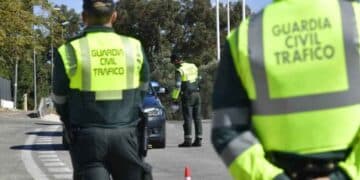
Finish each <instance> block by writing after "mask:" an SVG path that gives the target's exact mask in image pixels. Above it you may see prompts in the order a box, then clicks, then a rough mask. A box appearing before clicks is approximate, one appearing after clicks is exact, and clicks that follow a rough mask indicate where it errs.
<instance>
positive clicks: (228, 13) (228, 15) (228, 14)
mask: <svg viewBox="0 0 360 180" xmlns="http://www.w3.org/2000/svg"><path fill="white" fill-rule="evenodd" d="M230 28H231V27H230V0H227V30H228V35H229V34H230Z"/></svg>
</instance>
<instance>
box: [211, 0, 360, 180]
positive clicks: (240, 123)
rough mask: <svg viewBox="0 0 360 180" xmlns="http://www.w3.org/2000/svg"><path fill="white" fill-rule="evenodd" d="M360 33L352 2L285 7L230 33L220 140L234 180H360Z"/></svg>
mask: <svg viewBox="0 0 360 180" xmlns="http://www.w3.org/2000/svg"><path fill="white" fill-rule="evenodd" d="M305 12H306V13H305ZM359 35H360V6H359V3H357V2H355V1H345V0H277V1H275V2H274V3H273V4H271V5H269V6H267V7H266V8H265V9H264V10H263V11H262V12H260V13H259V14H256V15H255V16H253V17H251V18H250V19H249V20H247V21H245V22H243V23H241V25H240V27H239V28H237V29H236V30H235V31H233V32H232V33H231V34H230V35H229V37H228V38H227V42H226V46H225V53H224V54H223V56H222V60H221V62H220V66H219V69H218V74H217V80H216V83H215V87H214V88H215V89H214V96H213V108H214V110H215V117H214V122H213V129H212V142H213V145H214V147H215V149H216V151H217V153H218V154H219V155H220V156H221V158H222V159H223V161H224V162H225V164H226V165H227V167H228V168H229V171H230V173H231V175H232V176H233V178H234V179H238V180H250V179H259V180H260V179H261V180H268V179H277V180H280V179H299V180H305V179H332V180H341V179H353V180H358V179H360V158H359V157H360V143H359V126H360V93H359V92H360V68H359V67H360V49H359V45H360V43H359Z"/></svg>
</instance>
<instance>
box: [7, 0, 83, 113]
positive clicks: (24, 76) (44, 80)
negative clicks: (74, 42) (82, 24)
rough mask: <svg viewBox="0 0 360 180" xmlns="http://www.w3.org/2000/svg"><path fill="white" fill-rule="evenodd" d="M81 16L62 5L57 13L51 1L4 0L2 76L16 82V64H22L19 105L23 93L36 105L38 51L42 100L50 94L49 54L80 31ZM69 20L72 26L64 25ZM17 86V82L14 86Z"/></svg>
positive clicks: (20, 68)
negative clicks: (37, 10)
mask: <svg viewBox="0 0 360 180" xmlns="http://www.w3.org/2000/svg"><path fill="white" fill-rule="evenodd" d="M35 6H37V7H40V8H42V10H43V11H44V12H47V13H45V14H47V15H42V16H36V15H35V14H34V7H35ZM79 17H80V16H79V15H78V14H76V12H75V11H74V10H73V9H70V10H69V9H68V8H67V7H66V6H60V11H57V10H56V9H55V8H54V7H52V5H51V4H50V3H49V2H48V1H47V0H21V1H19V0H16V1H13V0H2V1H1V3H0V66H1V68H0V76H2V77H4V78H7V79H11V80H12V81H14V80H15V78H14V75H15V74H14V70H15V65H16V64H18V65H19V68H18V70H19V74H18V93H17V95H18V102H17V103H18V104H19V105H20V103H21V101H22V94H24V93H27V94H29V95H30V99H29V102H30V108H32V105H33V104H32V102H33V97H34V96H33V95H34V91H33V89H34V88H33V82H34V81H33V50H35V52H36V65H37V72H36V74H37V84H38V87H37V91H38V97H39V98H40V97H44V96H48V95H49V93H50V72H51V64H49V61H48V60H49V58H50V56H49V52H50V50H51V44H53V45H54V47H56V46H58V45H60V44H61V43H63V42H64V38H65V37H68V36H72V35H74V34H75V33H76V32H78V31H79V21H80V18H79ZM65 21H69V22H70V23H69V25H68V26H63V22H65ZM12 84H14V83H12Z"/></svg>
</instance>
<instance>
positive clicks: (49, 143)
mask: <svg viewBox="0 0 360 180" xmlns="http://www.w3.org/2000/svg"><path fill="white" fill-rule="evenodd" d="M51 144H53V143H52V142H35V145H51Z"/></svg>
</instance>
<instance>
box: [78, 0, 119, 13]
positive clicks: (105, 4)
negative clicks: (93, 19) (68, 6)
mask: <svg viewBox="0 0 360 180" xmlns="http://www.w3.org/2000/svg"><path fill="white" fill-rule="evenodd" d="M83 9H84V10H88V11H96V10H104V9H111V10H114V9H115V3H114V1H113V0H83Z"/></svg>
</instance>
